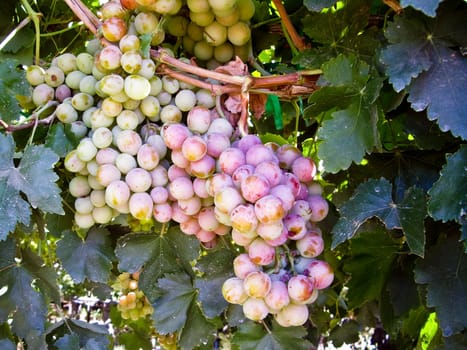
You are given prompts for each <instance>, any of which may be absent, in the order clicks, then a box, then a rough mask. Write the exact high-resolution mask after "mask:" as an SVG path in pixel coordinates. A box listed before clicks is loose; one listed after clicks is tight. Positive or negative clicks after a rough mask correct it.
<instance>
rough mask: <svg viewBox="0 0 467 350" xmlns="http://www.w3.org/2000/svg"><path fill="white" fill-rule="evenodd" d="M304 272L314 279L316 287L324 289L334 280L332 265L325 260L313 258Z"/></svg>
mask: <svg viewBox="0 0 467 350" xmlns="http://www.w3.org/2000/svg"><path fill="white" fill-rule="evenodd" d="M303 274H304V275H306V276H308V277H310V279H312V280H313V283H314V287H315V288H316V289H324V288H327V287H329V286H330V285H331V283H332V281H333V280H334V272H333V270H332V268H331V266H330V265H329V264H328V263H327V262H326V261H323V260H312V261H310V262H309V264H307V265H306V267H305V268H304V270H303Z"/></svg>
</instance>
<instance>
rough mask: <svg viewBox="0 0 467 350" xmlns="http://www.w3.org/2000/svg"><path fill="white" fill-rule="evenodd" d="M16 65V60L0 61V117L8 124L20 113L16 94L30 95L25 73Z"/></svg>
mask: <svg viewBox="0 0 467 350" xmlns="http://www.w3.org/2000/svg"><path fill="white" fill-rule="evenodd" d="M18 65H19V62H18V61H16V60H13V59H9V58H8V59H5V60H2V62H1V63H0V77H2V79H0V119H2V120H3V121H4V122H6V123H8V124H9V123H10V122H11V121H13V120H16V119H17V118H18V117H19V115H20V113H21V107H20V106H19V104H18V100H17V99H16V96H18V95H21V96H29V95H30V90H29V83H28V82H27V80H26V73H25V72H24V71H23V70H20V69H18V68H17V66H18Z"/></svg>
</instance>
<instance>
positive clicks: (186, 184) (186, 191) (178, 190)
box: [169, 176, 195, 199]
mask: <svg viewBox="0 0 467 350" xmlns="http://www.w3.org/2000/svg"><path fill="white" fill-rule="evenodd" d="M169 193H170V194H171V195H172V196H173V197H174V198H175V199H188V198H191V197H193V195H194V194H195V193H194V190H193V183H192V182H191V180H190V178H188V177H184V176H180V177H177V178H175V179H173V180H172V182H171V183H170V184H169Z"/></svg>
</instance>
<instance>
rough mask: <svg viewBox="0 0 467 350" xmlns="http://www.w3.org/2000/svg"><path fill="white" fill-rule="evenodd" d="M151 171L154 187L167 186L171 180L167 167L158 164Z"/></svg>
mask: <svg viewBox="0 0 467 350" xmlns="http://www.w3.org/2000/svg"><path fill="white" fill-rule="evenodd" d="M149 173H150V174H151V179H152V186H153V187H156V186H165V185H166V184H167V183H168V181H169V177H168V174H167V169H165V168H164V167H163V166H162V165H158V166H156V167H155V168H154V169H153V170H151V171H150V172H149Z"/></svg>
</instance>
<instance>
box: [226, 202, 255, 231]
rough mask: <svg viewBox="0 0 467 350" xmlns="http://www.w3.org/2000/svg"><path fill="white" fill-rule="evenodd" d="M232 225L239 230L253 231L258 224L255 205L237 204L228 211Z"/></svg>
mask: <svg viewBox="0 0 467 350" xmlns="http://www.w3.org/2000/svg"><path fill="white" fill-rule="evenodd" d="M230 220H231V223H232V227H233V228H234V229H236V230H238V231H240V232H243V233H245V232H253V231H254V230H255V229H256V227H257V226H258V219H257V217H256V214H255V207H254V206H253V205H252V204H240V205H237V206H236V207H235V208H234V209H233V210H232V211H231V212H230Z"/></svg>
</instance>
